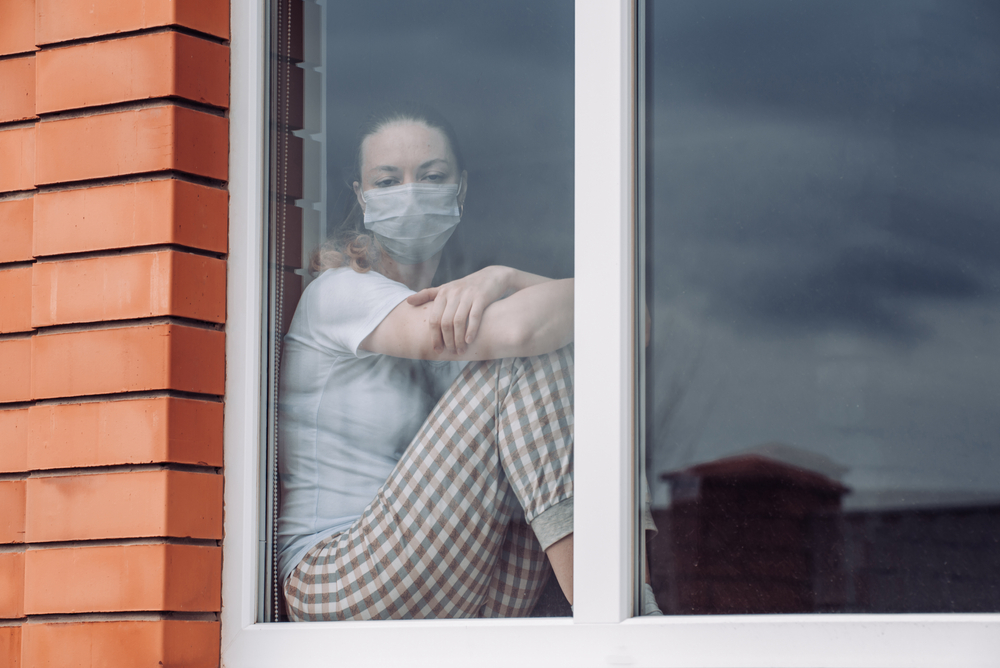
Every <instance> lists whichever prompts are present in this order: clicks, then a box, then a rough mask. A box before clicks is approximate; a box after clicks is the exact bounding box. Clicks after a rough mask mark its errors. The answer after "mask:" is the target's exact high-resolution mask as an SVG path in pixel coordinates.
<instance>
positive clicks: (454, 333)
mask: <svg viewBox="0 0 1000 668" xmlns="http://www.w3.org/2000/svg"><path fill="white" fill-rule="evenodd" d="M517 273H520V272H517V271H516V270H515V269H511V268H509V267H486V268H485V269H481V270H479V271H477V272H475V273H473V274H469V275H468V276H466V277H465V278H460V279H458V280H457V281H452V282H450V283H445V284H444V285H441V286H439V287H436V288H427V289H425V290H421V291H420V292H418V293H416V294H413V295H410V296H409V297H407V299H406V301H407V303H409V304H410V305H411V306H421V305H423V304H427V303H429V302H434V304H433V306H432V307H431V315H430V321H429V324H430V326H431V327H432V328H438V329H440V331H441V340H442V341H443V342H444V347H445V350H447V351H448V352H449V353H451V354H453V355H461V354H462V353H464V352H465V349H466V346H468V345H469V344H471V343H472V342H473V341H475V340H476V335H478V334H479V326H480V324H481V323H482V320H483V312H484V311H485V310H486V308H487V307H488V306H489V305H490V304H492V303H493V302H495V301H498V300H500V299H503V298H504V296H506V294H507V293H508V292H509V291H516V290H517V289H519V288H520V287H521V286H518V285H516V283H517V281H516V280H515V279H516V274H517Z"/></svg>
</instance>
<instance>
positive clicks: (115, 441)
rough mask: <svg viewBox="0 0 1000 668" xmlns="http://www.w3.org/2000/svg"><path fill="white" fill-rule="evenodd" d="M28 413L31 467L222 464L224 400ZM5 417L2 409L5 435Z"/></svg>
mask: <svg viewBox="0 0 1000 668" xmlns="http://www.w3.org/2000/svg"><path fill="white" fill-rule="evenodd" d="M11 412H14V411H11ZM24 412H27V414H28V429H29V430H30V440H29V443H30V448H27V465H28V466H29V467H30V470H44V469H56V468H77V467H87V466H116V465H121V464H147V463H160V462H173V463H177V464H195V465H202V466H222V404H221V403H218V402H212V401H196V400H194V399H179V398H176V397H157V398H155V399H129V400H126V401H100V402H89V403H82V404H58V405H35V406H32V407H31V408H29V409H24ZM2 419H3V413H0V434H2V433H3V431H2V429H3V427H2V424H3V422H2Z"/></svg>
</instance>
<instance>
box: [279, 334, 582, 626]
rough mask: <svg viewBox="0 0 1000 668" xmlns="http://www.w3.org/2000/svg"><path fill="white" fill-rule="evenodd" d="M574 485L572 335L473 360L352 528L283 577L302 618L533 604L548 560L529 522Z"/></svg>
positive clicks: (292, 611) (478, 611)
mask: <svg viewBox="0 0 1000 668" xmlns="http://www.w3.org/2000/svg"><path fill="white" fill-rule="evenodd" d="M572 496H573V357H572V347H567V348H563V349H561V350H558V351H556V352H554V353H551V354H549V355H542V356H539V357H529V358H515V359H505V360H499V361H491V362H480V363H470V364H468V365H466V368H465V370H464V371H463V373H462V374H461V376H460V377H459V378H458V379H457V380H456V381H455V383H454V384H453V385H452V387H451V388H450V389H449V390H448V391H447V392H446V393H445V394H444V396H443V397H442V398H441V400H440V401H439V402H438V404H437V406H436V407H435V408H434V410H433V411H432V413H431V415H430V416H429V417H428V418H427V420H426V421H425V422H424V424H423V426H422V427H421V429H420V431H419V433H418V434H417V436H416V437H415V438H414V440H413V442H412V443H411V444H410V446H409V447H408V448H407V450H406V452H405V453H404V454H403V456H402V458H401V459H400V461H399V463H398V464H397V466H396V468H395V469H394V470H393V472H392V474H391V475H390V476H389V479H388V480H387V481H386V483H385V484H384V485H383V486H382V488H381V489H380V490H379V491H378V493H377V495H376V497H375V499H374V500H373V501H372V502H371V504H369V506H368V507H367V508H366V509H365V511H364V513H363V514H362V516H361V517H360V518H359V519H358V521H357V522H355V523H354V524H353V525H352V526H351V528H350V529H348V530H347V531H344V532H342V533H339V534H336V535H334V536H331V537H330V538H328V539H326V540H324V541H321V542H320V543H319V544H317V545H316V546H314V547H313V548H312V549H311V550H309V552H307V553H306V555H305V556H304V557H303V558H302V561H301V562H299V564H298V565H296V567H295V568H293V569H292V571H291V573H290V574H289V576H288V578H287V580H286V581H285V584H284V593H285V599H286V603H287V606H288V615H289V617H290V618H291V619H292V620H295V621H306V620H312V621H320V620H326V621H328V620H345V619H432V618H442V617H516V616H525V615H528V614H530V612H531V609H532V608H533V607H534V605H535V603H536V601H537V599H538V596H539V594H540V593H541V590H542V587H543V585H544V584H545V581H546V579H547V578H548V576H549V566H548V562H547V560H546V558H545V554H544V552H543V551H542V548H541V545H540V544H539V543H538V540H537V539H536V537H535V535H534V533H533V531H532V530H531V529H530V528H529V526H528V525H526V524H524V523H523V521H520V522H519V521H512V517H519V515H520V513H519V512H518V506H520V508H523V510H524V516H525V518H526V519H527V520H528V522H529V523H530V522H531V521H532V520H534V519H535V518H537V517H538V516H539V515H541V514H543V513H544V512H545V511H547V510H548V509H550V508H552V507H553V506H555V505H556V504H558V503H559V502H561V501H564V500H566V499H570V498H572Z"/></svg>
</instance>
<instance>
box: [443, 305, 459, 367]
mask: <svg viewBox="0 0 1000 668" xmlns="http://www.w3.org/2000/svg"><path fill="white" fill-rule="evenodd" d="M457 310H458V300H457V299H448V300H447V304H445V307H444V310H443V311H442V312H441V337H442V338H443V339H444V347H445V348H446V349H447V350H448V352H450V353H453V354H454V353H455V352H457V348H456V347H455V312H456V311H457Z"/></svg>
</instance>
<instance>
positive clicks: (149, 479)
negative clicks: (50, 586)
mask: <svg viewBox="0 0 1000 668" xmlns="http://www.w3.org/2000/svg"><path fill="white" fill-rule="evenodd" d="M109 508H114V509H115V511H114V512H108V509H109ZM25 536H26V542H30V543H44V542H54V541H69V540H88V539H89V540H95V539H101V538H147V537H161V536H165V537H172V538H209V539H211V538H215V539H220V538H222V476H221V475H215V474H213V473H190V472H187V471H133V472H127V473H103V474H91V475H67V476H53V477H47V478H30V479H28V481H27V515H26V519H25Z"/></svg>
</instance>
